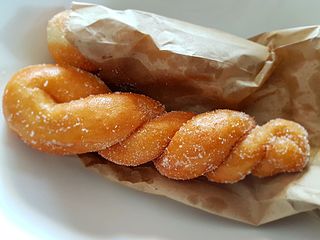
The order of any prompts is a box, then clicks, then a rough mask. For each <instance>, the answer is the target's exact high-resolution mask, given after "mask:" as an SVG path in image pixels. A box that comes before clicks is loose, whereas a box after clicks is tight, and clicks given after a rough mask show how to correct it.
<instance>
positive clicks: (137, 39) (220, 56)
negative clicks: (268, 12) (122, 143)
mask: <svg viewBox="0 0 320 240" xmlns="http://www.w3.org/2000/svg"><path fill="white" fill-rule="evenodd" d="M158 27H160V29H161V32H159V31H158V30H157V29H158ZM68 29H69V31H68V35H67V36H68V40H69V41H71V42H73V44H74V45H75V46H76V47H77V48H78V49H79V50H80V51H81V52H82V53H83V54H84V55H85V56H86V57H88V58H89V59H91V60H92V61H94V62H95V63H96V64H98V65H99V67H101V69H102V71H101V72H102V74H101V76H102V77H103V79H104V80H105V81H106V82H107V83H108V84H109V83H110V84H111V85H113V86H117V87H119V86H120V87H121V86H122V85H121V83H127V84H126V85H127V86H126V87H128V86H129V87H130V88H129V89H131V88H132V89H133V90H136V89H139V90H140V91H141V92H143V93H146V94H148V95H149V96H152V97H154V98H157V99H159V100H162V101H163V102H164V103H165V104H167V105H168V106H169V107H170V108H173V109H188V110H190V109H191V110H197V111H199V112H202V111H205V110H209V109H211V108H215V107H233V108H240V109H242V110H244V111H245V112H247V113H249V114H251V115H252V116H255V117H256V119H257V121H258V122H259V123H264V122H266V121H267V120H269V119H271V118H275V117H283V118H287V119H293V120H295V121H297V122H300V123H301V124H303V125H304V126H305V127H306V128H307V129H308V131H309V133H310V140H311V143H312V154H311V162H310V164H309V167H308V168H307V169H306V170H305V171H304V172H303V173H300V174H282V175H279V176H276V177H271V178H266V179H258V178H255V177H252V176H248V177H247V178H246V179H245V180H243V181H241V182H239V183H237V184H231V185H223V184H215V183H210V182H208V181H206V180H204V179H201V178H199V179H194V180H191V181H174V180H170V179H167V178H165V177H163V176H161V175H160V174H159V173H158V172H157V171H156V170H155V169H154V167H153V166H152V164H151V163H150V164H146V165H143V166H139V167H134V168H129V167H124V166H119V165H115V164H113V163H111V162H108V161H106V160H104V159H102V158H101V157H99V156H98V155H97V154H94V153H92V154H84V155H81V156H80V158H81V159H82V161H83V162H84V164H85V165H86V166H87V167H88V168H91V169H93V170H95V171H97V172H98V173H100V174H101V175H103V176H104V177H106V178H108V179H110V180H112V181H115V182H119V183H121V184H124V185H126V186H129V187H131V188H135V189H137V190H140V191H144V192H148V193H152V194H158V195H163V196H166V197H168V198H171V199H174V200H176V201H179V202H182V203H184V204H187V205H190V206H192V207H196V208H199V209H202V210H204V211H207V212H210V213H213V214H216V215H220V216H223V217H226V218H231V219H235V220H238V221H242V222H246V223H249V224H254V225H259V224H263V223H266V222H270V221H273V220H276V219H280V218H283V217H286V216H289V215H293V214H296V213H299V212H304V211H309V210H313V209H316V208H319V206H320V166H319V164H320V151H319V145H320V142H319V140H320V111H319V107H320V94H319V90H320V40H319V36H320V35H319V32H320V31H319V30H320V27H318V26H315V27H305V28H296V29H287V30H281V31H275V32H271V33H264V34H261V35H258V36H256V37H254V38H252V40H253V41H255V42H257V43H259V44H255V43H253V42H250V41H247V40H244V39H240V38H238V37H235V36H231V35H228V34H225V33H222V32H220V31H216V30H212V29H207V28H202V27H198V26H194V25H191V24H187V23H184V22H180V21H176V20H173V19H168V18H164V17H160V16H157V15H154V14H150V13H144V12H140V11H135V10H130V11H114V10H111V9H108V8H103V7H101V6H96V5H86V4H74V5H73V11H72V13H71V17H70V20H69V23H68ZM163 32H164V33H165V34H164V35H163V34H161V33H163ZM159 35H160V36H159ZM266 46H267V47H266ZM147 54H151V55H152V57H151V58H152V59H149V56H147ZM158 54H160V56H158ZM162 54H163V55H162ZM171 58H172V59H173V60H172V59H171ZM275 59H277V61H276V63H277V64H275V61H274V60H275ZM171 60H172V61H176V65H174V67H172V66H171V67H170V64H169V65H165V64H164V63H165V62H166V61H171ZM137 62H138V63H137ZM180 64H181V66H182V67H183V66H184V67H185V69H183V68H179V67H177V65H180ZM194 65H195V66H194ZM204 66H205V67H204ZM188 68H191V70H190V71H189V70H188ZM137 69H138V70H137ZM141 71H142V72H141ZM181 71H182V73H181ZM187 71H189V72H187ZM165 72H167V74H164V73H165ZM150 73H152V74H150ZM148 81H151V82H148ZM166 81H167V83H166ZM167 85H168V87H167ZM169 85H170V86H169ZM186 86H187V87H186ZM159 92H160V94H159ZM170 99H172V100H170ZM172 101H173V103H172ZM190 104H191V105H190ZM190 106H191V107H190Z"/></svg>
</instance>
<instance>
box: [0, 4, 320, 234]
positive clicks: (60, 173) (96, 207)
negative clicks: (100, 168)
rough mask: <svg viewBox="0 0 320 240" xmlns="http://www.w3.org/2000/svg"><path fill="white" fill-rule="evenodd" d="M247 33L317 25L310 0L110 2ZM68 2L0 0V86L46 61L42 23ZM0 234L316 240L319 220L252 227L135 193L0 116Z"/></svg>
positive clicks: (318, 16) (307, 216)
mask: <svg viewBox="0 0 320 240" xmlns="http://www.w3.org/2000/svg"><path fill="white" fill-rule="evenodd" d="M92 2H98V3H102V4H105V5H107V6H109V7H112V8H119V9H125V8H135V9H140V10H146V11H152V12H155V13H159V14H163V15H166V16H169V17H175V18H179V19H181V20H187V21H190V22H193V23H197V24H202V25H205V26H210V27H215V28H219V29H221V30H224V31H228V32H230V33H234V34H237V35H240V36H244V37H248V36H251V35H255V34H257V33H259V32H263V31H269V30H274V29H279V28H286V27H293V26H302V25H313V24H320V14H319V9H320V1H318V0H305V1H302V0H301V1H297V0H296V1H295V0H268V1H266V0H242V1H240V0H225V1H218V0H216V1H213V0H212V1H210V0H207V1H205V0H196V1H193V0H190V1H183V0H173V1H169V0H140V1H139V0H131V1H130V0H109V1H107V0H106V1H92ZM69 4H70V3H69V1H66V0H56V1H30V0H27V1H18V0H9V1H4V0H1V8H0V13H1V15H0V16H1V21H0V80H1V82H0V85H1V88H0V90H1V93H2V92H3V88H4V86H5V83H6V82H7V81H8V79H9V78H10V76H11V75H12V74H13V73H14V72H15V71H16V70H18V69H19V68H21V67H23V66H26V65H30V64H37V63H46V62H52V60H51V58H50V57H49V54H48V51H47V45H46V30H45V28H46V22H47V20H48V19H49V18H50V17H51V16H52V15H53V14H54V13H56V12H58V11H60V10H62V9H63V8H64V7H66V6H68V5H69ZM0 229H1V230H0V239H68V240H70V239H77V240H81V239H186V240H188V239H190V240H191V239H220V238H221V239H237V240H241V239H257V240H267V239H281V240H286V239H287V240H289V239H290V240H292V239H319V236H320V218H318V217H316V216H315V215H314V214H310V213H304V214H299V215H296V216H293V217H289V218H286V219H283V220H279V221H276V222H274V223H270V224H267V225H264V226H261V227H259V228H256V227H251V226H248V225H245V224H241V223H237V222H234V221H230V220H226V219H223V218H220V217H216V216H213V215H210V214H207V213H204V212H201V211H200V210H196V209H193V208H190V207H187V206H184V205H182V204H179V203H176V202H174V201H172V200H168V199H166V198H163V197H157V196H152V195H148V194H144V193H141V192H137V191H134V190H132V189H128V188H125V187H122V186H120V185H118V184H114V183H111V182H108V181H106V180H104V179H103V178H102V177H101V176H99V175H96V174H95V173H93V172H91V171H88V170H86V169H85V168H84V167H83V166H82V165H81V163H80V162H79V161H78V159H77V158H76V157H57V156H50V155H46V154H43V153H39V152H37V151H35V150H32V149H30V148H29V147H27V146H26V145H24V144H23V143H22V142H21V141H20V140H19V139H18V138H17V137H16V136H14V134H12V132H10V131H9V130H8V129H7V128H6V125H5V122H4V119H3V116H2V114H1V116H0Z"/></svg>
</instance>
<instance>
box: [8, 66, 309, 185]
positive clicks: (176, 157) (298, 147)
mask: <svg viewBox="0 0 320 240" xmlns="http://www.w3.org/2000/svg"><path fill="white" fill-rule="evenodd" d="M3 110H4V115H5V118H6V120H7V123H8V125H9V127H10V128H11V129H12V130H13V131H15V132H16V133H17V134H18V135H19V136H20V138H21V139H22V140H23V141H24V142H26V143H27V144H28V145H30V146H32V147H33V148H36V149H38V150H40V151H44V152H48V153H56V154H80V153H85V152H98V153H99V154H100V155H101V156H103V157H105V158H106V159H108V160H110V161H112V162H114V163H117V164H121V165H126V166H137V165H141V164H144V163H146V162H149V161H153V163H154V165H155V167H156V168H157V169H158V171H159V172H160V173H161V174H162V175H164V176H166V177H168V178H172V179H179V180H187V179H193V178H196V177H199V176H202V175H204V176H206V177H207V178H208V179H209V180H210V181H214V182H219V183H234V182H237V181H239V180H241V179H243V178H244V177H245V176H246V175H248V174H249V173H251V172H252V174H253V175H255V176H258V177H266V176H272V175H275V174H278V173H281V172H298V171H301V170H302V169H303V168H304V167H305V165H306V163H307V161H308V156H309V151H310V150H309V144H308V139H307V136H308V135H307V132H306V130H305V129H304V128H303V127H302V126H301V125H299V124H298V123H295V122H292V121H288V120H284V119H275V120H271V121H269V122H268V123H266V124H265V125H263V126H256V123H255V121H254V120H253V118H251V117H250V116H248V115H246V114H245V113H242V112H237V111H231V110H216V111H212V112H207V113H203V114H199V115H195V114H193V113H189V112H165V110H164V107H163V106H162V105H161V104H160V103H159V102H157V101H155V100H153V99H151V98H149V97H146V96H144V95H138V94H132V93H111V92H110V90H109V89H108V88H107V86H106V85H105V84H104V83H103V82H102V81H101V80H100V79H98V78H97V77H95V76H94V75H92V74H90V73H88V72H85V71H82V70H79V69H76V68H73V67H61V66H58V65H36V66H30V67H27V68H24V69H22V70H20V71H19V72H17V73H16V74H15V75H14V76H13V77H12V79H11V80H10V81H9V83H8V84H7V86H6V89H5V94H4V98H3Z"/></svg>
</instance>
